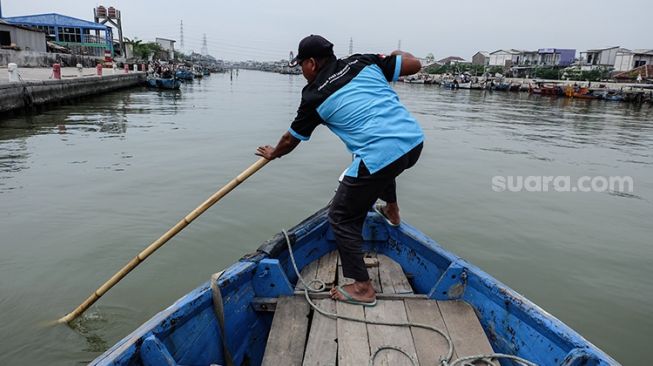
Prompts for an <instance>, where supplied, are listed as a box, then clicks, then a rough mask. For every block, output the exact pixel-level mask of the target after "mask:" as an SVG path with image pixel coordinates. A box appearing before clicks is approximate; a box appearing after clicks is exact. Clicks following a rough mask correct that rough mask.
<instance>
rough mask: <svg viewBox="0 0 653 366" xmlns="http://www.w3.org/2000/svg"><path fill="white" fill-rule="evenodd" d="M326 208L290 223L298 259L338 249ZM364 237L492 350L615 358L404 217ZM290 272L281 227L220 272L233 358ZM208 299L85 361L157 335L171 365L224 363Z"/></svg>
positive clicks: (133, 361) (254, 358)
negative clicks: (470, 315)
mask: <svg viewBox="0 0 653 366" xmlns="http://www.w3.org/2000/svg"><path fill="white" fill-rule="evenodd" d="M326 215H327V213H326V210H321V211H319V212H318V213H316V214H315V215H313V216H311V217H310V218H309V219H307V220H305V221H304V222H302V223H301V224H300V225H298V226H296V227H294V228H292V229H291V230H289V233H290V235H291V237H292V238H293V240H292V241H293V250H294V251H295V253H296V258H297V262H298V265H299V267H300V268H302V267H303V266H305V265H307V264H308V263H310V262H311V261H313V260H315V259H318V258H319V257H321V256H322V255H324V254H326V253H328V252H329V251H331V250H333V249H335V243H334V241H333V236H332V233H331V230H330V228H329V225H328V222H327V216H326ZM364 237H365V239H366V242H365V244H364V247H365V248H366V250H375V251H378V252H379V253H382V254H385V255H388V256H389V257H390V258H392V259H393V260H395V261H396V262H397V263H399V264H400V265H401V266H402V268H403V269H404V271H405V272H406V273H407V274H408V275H409V278H410V281H411V285H412V286H413V288H414V289H415V291H416V292H417V293H422V294H428V295H429V296H430V297H431V298H436V299H451V298H460V299H462V300H464V301H466V302H467V303H469V304H470V305H471V306H472V307H473V308H474V310H475V312H476V314H477V315H478V316H479V320H480V321H481V324H482V326H483V328H484V330H485V332H486V334H487V336H488V339H489V340H490V343H491V344H492V347H493V349H494V350H495V351H498V352H504V353H509V354H515V355H518V356H521V357H524V358H527V359H530V360H531V361H534V362H537V363H539V364H541V365H564V366H577V365H591V366H599V365H601V366H603V365H615V364H618V363H617V362H616V361H614V360H613V359H612V358H610V356H608V355H606V354H605V353H603V352H602V351H601V350H599V349H598V348H597V347H595V346H594V345H592V344H591V343H590V342H588V341H587V340H585V339H584V338H583V337H582V336H580V335H579V334H578V333H576V332H575V331H573V330H572V329H570V328H569V327H567V326H566V325H565V324H563V323H562V322H560V321H559V320H558V319H556V318H554V317H553V316H552V315H550V314H548V313H546V312H545V311H543V310H542V309H540V308H539V307H538V306H537V305H535V304H533V303H532V302H530V301H529V300H527V299H526V298H524V297H523V296H521V295H520V294H518V293H516V292H515V291H513V290H512V289H510V288H509V287H508V286H506V285H505V284H503V283H501V282H499V281H497V280H496V279H494V278H493V277H491V276H490V275H488V274H487V273H485V272H483V271H482V270H481V269H479V268H478V267H476V266H474V265H472V264H471V263H469V262H467V261H465V260H464V259H462V258H459V257H458V256H456V255H454V254H452V253H450V252H448V251H446V250H444V249H443V248H442V247H441V246H440V245H439V244H438V243H436V242H435V241H433V240H432V239H430V238H428V237H426V236H425V235H424V234H422V233H421V232H420V231H419V230H417V229H415V228H413V227H411V226H410V225H407V224H405V223H402V225H401V226H400V227H398V228H391V227H389V226H387V224H385V222H384V221H382V220H380V219H379V218H378V216H377V215H376V214H369V215H368V219H367V221H366V224H365V229H364ZM295 281H296V276H295V275H294V272H293V271H292V268H291V265H290V261H289V256H288V252H287V248H286V243H285V238H283V236H281V235H280V234H277V235H275V236H274V237H273V238H272V239H271V240H269V241H267V242H266V243H264V244H263V245H262V246H261V247H260V248H259V251H257V252H256V253H252V254H249V255H247V256H245V257H243V258H242V259H241V260H240V261H238V262H236V263H234V264H233V265H231V266H230V267H229V268H227V269H226V270H225V272H224V273H223V275H222V276H221V277H220V279H218V287H219V288H220V290H221V294H222V298H223V305H224V311H225V335H226V336H225V339H226V344H227V348H228V349H229V351H230V353H231V354H232V357H233V359H234V362H235V364H242V363H248V364H250V365H259V364H260V363H261V360H262V357H263V353H264V351H265V344H266V341H267V337H268V334H269V331H270V326H271V323H272V315H271V314H270V313H267V312H264V313H263V312H262V313H257V312H255V311H254V310H253V308H252V306H251V301H252V299H253V298H254V297H256V296H265V297H269V296H271V295H272V296H278V295H284V294H289V293H291V291H292V289H293V286H292V285H293V284H294V282H295ZM271 284H274V287H272V286H270V285H271ZM212 301H213V300H212V298H211V291H210V289H209V286H208V283H207V284H204V285H202V286H200V287H199V288H197V289H195V290H194V291H191V292H190V293H189V294H188V295H186V296H184V297H183V298H181V299H179V300H178V301H177V302H175V304H173V305H172V306H171V307H169V308H167V309H166V310H164V311H162V312H160V313H159V314H156V315H155V316H154V317H153V318H152V319H150V320H149V321H148V322H146V323H145V324H143V325H142V326H141V327H139V328H138V329H137V330H136V331H134V332H133V333H132V334H130V335H129V336H127V337H126V338H125V339H123V340H121V341H120V342H118V343H117V344H116V345H115V346H113V347H112V348H111V349H110V350H108V351H107V352H105V353H104V354H103V355H101V356H100V357H98V358H97V359H96V360H94V361H93V362H92V364H93V365H140V364H141V359H142V357H143V355H144V354H145V355H146V356H145V357H146V358H147V357H153V352H154V348H152V346H153V345H152V344H151V342H153V341H154V340H152V339H150V340H149V341H147V339H148V337H150V336H156V339H155V340H158V341H159V343H161V344H163V345H164V346H165V349H167V350H168V352H169V354H170V355H171V357H172V358H173V360H174V362H176V363H178V364H186V365H191V364H211V363H215V364H221V363H223V356H222V347H221V344H222V343H221V342H222V340H221V337H222V336H223V335H222V334H220V331H219V328H218V326H217V322H216V320H215V315H214V314H213V310H212V305H213V303H212ZM155 345H156V344H155ZM145 347H150V348H149V349H146V348H145ZM148 352H150V354H149V355H148Z"/></svg>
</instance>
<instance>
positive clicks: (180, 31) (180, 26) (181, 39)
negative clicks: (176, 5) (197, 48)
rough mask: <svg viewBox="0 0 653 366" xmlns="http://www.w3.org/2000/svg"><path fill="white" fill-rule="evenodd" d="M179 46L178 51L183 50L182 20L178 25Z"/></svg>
mask: <svg viewBox="0 0 653 366" xmlns="http://www.w3.org/2000/svg"><path fill="white" fill-rule="evenodd" d="M179 45H180V49H181V50H183V49H184V21H183V20H182V21H181V22H180V23H179Z"/></svg>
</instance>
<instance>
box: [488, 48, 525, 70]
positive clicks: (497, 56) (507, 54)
mask: <svg viewBox="0 0 653 366" xmlns="http://www.w3.org/2000/svg"><path fill="white" fill-rule="evenodd" d="M522 52H523V51H520V50H513V49H510V50H497V51H494V52H491V53H490V61H489V63H488V65H489V66H513V65H518V64H519V62H520V61H521V59H522Z"/></svg>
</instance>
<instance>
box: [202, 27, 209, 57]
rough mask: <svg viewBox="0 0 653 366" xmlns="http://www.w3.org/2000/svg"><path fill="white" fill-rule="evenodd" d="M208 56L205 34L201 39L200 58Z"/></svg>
mask: <svg viewBox="0 0 653 366" xmlns="http://www.w3.org/2000/svg"><path fill="white" fill-rule="evenodd" d="M208 54H209V49H208V46H207V45H206V33H204V37H203V39H202V56H206V55H208Z"/></svg>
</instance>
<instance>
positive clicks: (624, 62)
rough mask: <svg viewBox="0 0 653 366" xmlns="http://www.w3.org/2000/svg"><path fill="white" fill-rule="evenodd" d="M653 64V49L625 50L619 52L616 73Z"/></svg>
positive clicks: (615, 64) (615, 66)
mask: <svg viewBox="0 0 653 366" xmlns="http://www.w3.org/2000/svg"><path fill="white" fill-rule="evenodd" d="M651 64H653V49H650V50H641V49H640V50H633V51H629V50H623V51H619V52H617V54H616V56H615V62H614V70H615V71H630V70H632V69H635V68H638V67H640V66H644V65H651Z"/></svg>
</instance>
